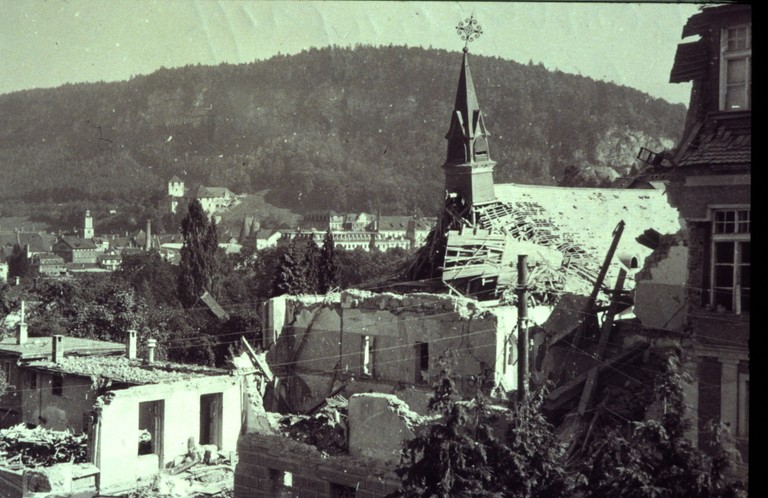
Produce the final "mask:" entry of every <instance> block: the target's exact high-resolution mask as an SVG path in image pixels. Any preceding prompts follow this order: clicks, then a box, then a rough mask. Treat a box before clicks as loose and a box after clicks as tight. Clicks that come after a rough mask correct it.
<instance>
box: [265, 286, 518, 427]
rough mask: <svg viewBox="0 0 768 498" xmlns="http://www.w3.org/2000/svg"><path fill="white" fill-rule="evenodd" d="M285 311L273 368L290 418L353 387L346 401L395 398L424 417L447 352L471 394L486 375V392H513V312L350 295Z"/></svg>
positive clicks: (435, 298) (432, 299)
mask: <svg viewBox="0 0 768 498" xmlns="http://www.w3.org/2000/svg"><path fill="white" fill-rule="evenodd" d="M281 299H284V298H278V300H281ZM285 310H286V312H285V318H284V319H283V320H280V319H275V323H278V322H282V323H284V324H285V325H284V326H283V328H282V330H281V331H280V334H279V338H278V340H277V342H276V343H275V344H274V345H273V346H272V348H271V350H270V351H269V353H268V360H269V363H270V366H271V367H272V368H273V369H274V370H275V372H276V374H277V375H278V376H279V377H281V379H282V380H281V382H284V386H286V387H285V389H286V391H287V392H286V393H285V394H286V399H288V401H289V404H290V405H291V406H290V409H292V410H298V411H303V410H306V409H309V408H311V407H313V406H314V405H316V404H317V403H319V402H321V401H322V400H323V399H324V398H325V397H327V396H328V395H329V394H330V393H331V392H332V391H333V390H334V389H335V388H337V387H339V386H341V385H342V383H345V382H349V384H348V385H347V387H345V389H344V390H343V391H342V394H344V395H345V396H349V395H351V394H353V393H358V392H367V391H373V392H385V393H394V394H397V395H398V396H399V397H401V399H403V400H404V401H406V402H407V403H408V404H409V406H410V407H411V408H412V409H413V410H416V411H418V412H421V413H423V412H424V410H425V409H426V402H427V400H428V398H429V396H430V395H431V393H432V389H431V382H432V381H433V380H434V379H436V378H437V376H438V374H439V373H440V370H441V368H442V367H441V366H440V364H439V358H440V357H441V356H443V355H445V354H447V351H449V350H451V351H453V352H454V353H455V364H454V365H453V366H452V374H453V375H454V376H455V377H456V379H457V384H458V386H459V388H460V389H464V390H465V391H466V392H467V393H472V392H474V389H475V387H476V385H477V383H478V382H481V378H482V376H483V375H484V376H485V378H486V380H487V382H488V385H492V384H502V385H503V386H504V387H505V388H507V389H512V388H513V387H514V386H515V381H516V366H515V365H512V364H510V363H511V362H510V361H509V356H510V352H509V351H508V348H509V346H510V344H511V345H512V347H513V348H514V344H515V343H516V339H515V338H514V337H512V338H511V340H510V336H511V334H513V330H514V326H515V322H516V310H515V309H514V308H512V307H502V306H499V307H495V308H491V307H483V306H481V305H480V304H479V303H477V302H476V301H472V300H467V299H459V298H453V297H450V296H447V295H436V294H409V295H397V294H390V293H382V294H374V293H370V292H367V293H366V292H362V291H350V292H344V293H342V294H341V295H340V296H338V297H337V298H335V299H328V300H327V301H324V302H312V303H307V302H304V301H301V300H299V299H289V300H287V302H286V305H285ZM269 313H272V311H270V312H269ZM423 371H424V372H426V376H424V375H423V373H422V372H423ZM417 393H419V394H417ZM401 394H403V396H401Z"/></svg>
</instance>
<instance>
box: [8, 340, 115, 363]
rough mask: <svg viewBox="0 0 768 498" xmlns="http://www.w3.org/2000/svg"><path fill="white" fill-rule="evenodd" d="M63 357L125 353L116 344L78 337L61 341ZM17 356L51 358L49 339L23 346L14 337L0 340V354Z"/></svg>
mask: <svg viewBox="0 0 768 498" xmlns="http://www.w3.org/2000/svg"><path fill="white" fill-rule="evenodd" d="M62 346H63V349H64V355H65V356H67V355H105V354H114V353H121V352H124V351H125V345H123V344H120V343H116V342H106V341H95V340H92V339H81V338H79V337H64V338H63V339H62ZM3 353H10V354H13V355H19V356H20V357H21V358H22V359H29V358H32V359H34V358H47V357H50V356H51V338H50V337H30V338H29V339H27V342H26V343H25V344H16V338H15V337H5V338H3V339H2V340H0V354H3Z"/></svg>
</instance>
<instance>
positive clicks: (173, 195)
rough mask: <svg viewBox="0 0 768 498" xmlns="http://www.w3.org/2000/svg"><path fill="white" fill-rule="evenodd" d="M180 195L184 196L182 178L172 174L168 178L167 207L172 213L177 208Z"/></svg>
mask: <svg viewBox="0 0 768 498" xmlns="http://www.w3.org/2000/svg"><path fill="white" fill-rule="evenodd" d="M182 197H184V180H182V179H181V178H179V177H178V176H175V175H174V176H173V178H171V179H170V180H168V207H169V208H170V210H171V212H172V213H175V212H176V210H177V209H178V207H179V201H180V200H181V198H182Z"/></svg>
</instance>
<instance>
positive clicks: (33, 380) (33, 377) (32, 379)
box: [28, 372, 37, 390]
mask: <svg viewBox="0 0 768 498" xmlns="http://www.w3.org/2000/svg"><path fill="white" fill-rule="evenodd" d="M28 374H29V388H30V389H32V390H34V389H37V372H28Z"/></svg>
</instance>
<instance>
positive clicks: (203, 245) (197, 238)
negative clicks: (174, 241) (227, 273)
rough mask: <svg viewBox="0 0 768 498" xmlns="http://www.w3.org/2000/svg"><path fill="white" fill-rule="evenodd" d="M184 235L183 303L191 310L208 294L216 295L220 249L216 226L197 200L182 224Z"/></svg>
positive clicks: (193, 201)
mask: <svg viewBox="0 0 768 498" xmlns="http://www.w3.org/2000/svg"><path fill="white" fill-rule="evenodd" d="M181 233H182V235H183V237H184V242H183V245H182V246H181V263H180V265H179V277H178V287H179V301H180V302H181V304H182V305H183V306H184V307H185V308H190V307H192V306H194V305H195V303H197V300H198V299H200V296H202V295H203V293H205V291H209V292H211V291H212V289H211V284H212V281H213V277H214V273H215V270H216V250H217V248H218V235H217V233H216V223H215V222H214V221H212V220H209V219H208V215H207V214H206V213H205V211H204V210H203V206H202V205H201V204H200V201H198V200H197V199H194V200H192V202H190V203H189V208H188V210H187V215H186V216H185V217H184V219H183V220H181Z"/></svg>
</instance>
